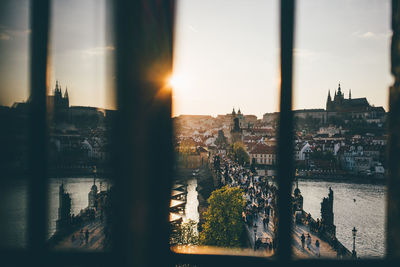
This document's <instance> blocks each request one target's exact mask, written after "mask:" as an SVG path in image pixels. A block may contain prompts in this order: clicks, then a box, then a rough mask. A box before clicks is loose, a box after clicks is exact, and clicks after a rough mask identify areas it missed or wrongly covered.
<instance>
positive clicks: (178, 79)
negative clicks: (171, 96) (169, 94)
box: [168, 73, 184, 90]
mask: <svg viewBox="0 0 400 267" xmlns="http://www.w3.org/2000/svg"><path fill="white" fill-rule="evenodd" d="M168 85H169V86H170V87H172V89H173V90H177V89H178V90H179V88H182V86H183V85H184V79H183V76H182V75H179V74H176V73H175V74H172V75H171V76H170V77H169V78H168Z"/></svg>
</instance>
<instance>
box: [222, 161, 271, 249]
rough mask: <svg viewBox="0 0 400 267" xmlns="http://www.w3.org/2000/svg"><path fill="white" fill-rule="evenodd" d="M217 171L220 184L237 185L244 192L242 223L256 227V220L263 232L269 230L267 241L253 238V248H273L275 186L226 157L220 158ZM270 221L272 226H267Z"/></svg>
mask: <svg viewBox="0 0 400 267" xmlns="http://www.w3.org/2000/svg"><path fill="white" fill-rule="evenodd" d="M219 171H220V174H221V176H220V177H221V181H220V182H221V184H222V185H228V186H239V187H240V188H241V189H243V191H244V193H245V198H246V205H245V208H244V210H243V213H242V217H243V221H244V223H246V224H247V226H248V227H249V228H250V227H257V222H261V223H262V224H263V228H264V232H265V233H267V232H269V236H270V237H271V238H268V239H269V242H268V241H265V242H262V239H261V238H260V237H258V238H256V240H255V244H254V245H255V248H256V249H258V248H259V247H265V248H267V249H274V248H275V246H276V242H275V238H274V236H275V234H274V232H273V231H274V229H275V225H276V223H277V222H276V220H275V216H274V215H275V210H276V203H277V201H276V190H277V189H276V186H275V185H273V183H272V182H269V181H268V180H267V179H266V178H263V179H262V178H261V177H260V176H258V175H257V174H255V173H253V172H251V171H250V170H249V169H248V168H245V167H242V166H240V165H239V164H238V163H236V162H235V161H233V160H231V159H229V158H227V157H224V158H222V159H221V160H220V170H219ZM270 222H272V227H269V223H270ZM269 228H270V229H269Z"/></svg>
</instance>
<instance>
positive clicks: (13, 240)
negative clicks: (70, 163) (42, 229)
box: [0, 177, 109, 247]
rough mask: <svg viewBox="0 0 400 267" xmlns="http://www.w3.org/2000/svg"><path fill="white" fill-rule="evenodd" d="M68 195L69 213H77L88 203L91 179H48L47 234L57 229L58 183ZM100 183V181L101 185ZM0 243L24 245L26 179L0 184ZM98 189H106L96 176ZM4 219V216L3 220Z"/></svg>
mask: <svg viewBox="0 0 400 267" xmlns="http://www.w3.org/2000/svg"><path fill="white" fill-rule="evenodd" d="M62 182H64V188H65V190H66V191H67V192H68V193H70V197H71V214H75V215H77V214H78V213H79V212H80V210H81V209H84V208H86V207H87V206H88V201H89V200H88V193H89V191H90V188H91V187H92V185H93V178H83V177H78V178H64V179H61V178H51V179H49V192H50V195H49V196H50V197H49V206H48V208H49V214H48V216H49V224H48V237H50V236H51V235H52V234H53V233H54V232H55V230H56V220H57V217H58V198H59V197H58V193H59V187H60V185H61V183H62ZM100 183H101V184H100ZM0 185H1V186H0V201H1V202H0V203H2V204H1V205H0V218H1V220H0V235H1V237H2V238H1V239H0V246H11V247H23V246H25V244H26V241H27V240H26V238H27V236H26V226H27V217H28V214H27V205H28V197H27V195H28V192H27V183H26V180H18V179H16V180H11V181H7V182H4V181H3V182H1V184H0ZM96 185H97V189H98V190H106V189H107V187H108V186H109V183H108V182H107V180H106V179H96ZM4 218H6V219H5V220H4Z"/></svg>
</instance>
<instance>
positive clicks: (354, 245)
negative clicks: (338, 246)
mask: <svg viewBox="0 0 400 267" xmlns="http://www.w3.org/2000/svg"><path fill="white" fill-rule="evenodd" d="M352 232H353V251H352V252H351V253H352V257H353V258H357V252H356V234H357V229H356V227H354V228H353V230H352Z"/></svg>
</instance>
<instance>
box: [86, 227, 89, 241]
mask: <svg viewBox="0 0 400 267" xmlns="http://www.w3.org/2000/svg"><path fill="white" fill-rule="evenodd" d="M85 241H86V244H88V243H89V230H88V229H87V228H86V232H85Z"/></svg>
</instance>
